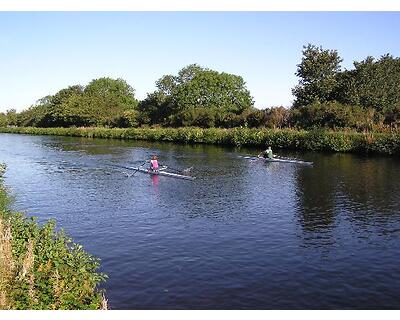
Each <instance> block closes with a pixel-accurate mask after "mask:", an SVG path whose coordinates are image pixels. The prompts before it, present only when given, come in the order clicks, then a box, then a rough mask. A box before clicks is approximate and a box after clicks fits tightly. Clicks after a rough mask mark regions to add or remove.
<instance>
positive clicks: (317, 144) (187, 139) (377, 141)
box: [0, 127, 400, 155]
mask: <svg viewBox="0 0 400 320" xmlns="http://www.w3.org/2000/svg"><path fill="white" fill-rule="evenodd" d="M0 132H3V133H18V134H34V135H58V136H73V137H87V138H105V139H132V140H148V141H169V142H177V143H204V144H215V145H230V146H238V147H240V146H255V147H260V148H265V147H266V146H267V145H270V146H272V148H276V149H292V150H310V151H330V152H355V153H381V154H389V155H399V154H400V131H393V132H385V133H382V132H368V133H361V132H355V131H329V130H322V129H318V130H312V131H304V130H293V129H257V128H233V129H221V128H209V129H202V128H195V127H189V128H128V129H121V128H102V127H93V128H76V127H71V128H36V127H1V128H0Z"/></svg>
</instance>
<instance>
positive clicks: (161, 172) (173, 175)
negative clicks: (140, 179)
mask: <svg viewBox="0 0 400 320" xmlns="http://www.w3.org/2000/svg"><path fill="white" fill-rule="evenodd" d="M126 169H130V170H136V171H139V172H143V173H148V174H152V175H159V176H167V177H171V178H178V179H186V180H194V179H196V178H195V177H191V176H185V175H183V174H178V173H173V172H167V171H165V169H166V168H160V170H156V171H153V170H151V169H145V168H141V167H139V168H135V167H126Z"/></svg>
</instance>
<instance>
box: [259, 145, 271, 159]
mask: <svg viewBox="0 0 400 320" xmlns="http://www.w3.org/2000/svg"><path fill="white" fill-rule="evenodd" d="M258 157H259V158H261V157H263V158H264V159H267V158H268V159H273V158H274V154H273V152H272V149H271V147H268V149H267V150H264V151H263V152H261V153H260V154H259V155H258Z"/></svg>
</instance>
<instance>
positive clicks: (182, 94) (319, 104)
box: [0, 44, 400, 131]
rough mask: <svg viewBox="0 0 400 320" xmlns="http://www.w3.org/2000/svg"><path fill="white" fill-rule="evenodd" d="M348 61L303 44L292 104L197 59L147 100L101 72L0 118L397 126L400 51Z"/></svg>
mask: <svg viewBox="0 0 400 320" xmlns="http://www.w3.org/2000/svg"><path fill="white" fill-rule="evenodd" d="M342 61H343V60H342V58H341V57H340V56H339V54H338V52H337V51H336V50H326V49H323V48H322V47H317V46H315V45H312V44H308V45H307V46H304V47H303V56H302V60H301V62H300V63H299V64H298V65H297V71H296V75H297V76H298V77H299V83H298V85H297V86H295V88H293V90H292V92H293V95H294V97H295V100H294V102H293V104H292V106H290V107H289V108H284V107H282V106H279V107H270V108H264V109H258V108H255V107H254V101H253V98H252V96H251V94H250V91H249V90H248V89H247V87H246V83H245V81H244V80H243V78H242V77H241V76H238V75H234V74H229V73H225V72H218V71H215V70H211V69H208V68H204V67H201V66H199V65H197V64H192V65H189V66H186V67H184V68H182V69H181V70H180V71H179V72H178V73H177V74H176V75H164V76H163V77H161V78H160V79H159V80H157V81H156V90H155V91H154V92H151V93H149V94H147V97H146V98H145V99H143V100H142V101H139V100H138V99H137V98H136V97H135V90H134V89H133V87H131V86H130V85H129V84H128V83H127V82H126V81H125V80H123V79H111V78H100V79H94V80H92V81H91V82H90V83H89V84H88V85H86V86H81V85H73V86H70V87H68V88H65V89H62V90H60V91H59V92H57V93H56V94H54V95H49V96H46V97H44V98H42V99H40V100H38V101H37V103H36V104H35V105H33V106H31V107H30V108H29V109H27V110H24V111H22V112H20V113H17V112H16V111H15V110H12V109H11V110H8V111H7V112H6V113H0V126H7V125H8V126H33V127H71V126H77V127H88V126H105V127H121V128H127V127H142V126H162V127H188V126H195V127H202V128H210V127H221V128H233V127H266V128H299V129H313V128H330V129H337V128H350V129H355V130H360V131H362V130H372V129H378V130H379V129H386V128H397V126H398V125H399V124H400V58H395V57H393V56H391V55H389V54H387V55H384V56H382V57H381V58H379V59H377V60H376V59H374V58H373V57H367V58H366V59H364V60H362V61H360V62H357V61H355V62H354V64H353V65H354V68H352V69H350V70H346V69H344V70H342V67H341V63H342Z"/></svg>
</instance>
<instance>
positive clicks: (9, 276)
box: [0, 164, 107, 310]
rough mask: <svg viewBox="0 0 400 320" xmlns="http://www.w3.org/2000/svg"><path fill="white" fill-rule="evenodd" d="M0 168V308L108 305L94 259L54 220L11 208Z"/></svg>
mask: <svg viewBox="0 0 400 320" xmlns="http://www.w3.org/2000/svg"><path fill="white" fill-rule="evenodd" d="M4 172H5V165H2V164H0V309H18V310H26V309H68V310H70V309H73V310H76V309H107V300H106V299H105V297H104V293H103V292H102V291H101V290H99V289H98V288H97V286H98V285H99V284H100V283H101V282H102V281H104V280H105V279H106V276H105V275H104V274H102V273H99V272H98V271H97V269H98V267H99V261H98V259H96V258H94V257H92V256H91V255H89V254H88V253H86V252H85V251H84V250H83V248H82V246H81V245H78V244H76V243H74V242H73V241H72V240H71V239H70V238H68V237H67V236H66V235H65V234H64V233H63V232H61V231H56V230H55V223H54V221H50V222H48V223H46V224H45V225H39V224H38V223H37V222H36V221H35V219H34V218H28V217H26V216H25V215H24V214H22V213H18V212H13V211H11V210H10V209H9V206H10V202H11V199H10V196H9V193H8V191H7V190H6V188H5V186H4V184H3V174H4Z"/></svg>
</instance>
